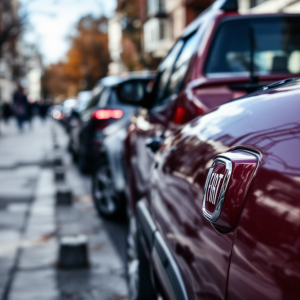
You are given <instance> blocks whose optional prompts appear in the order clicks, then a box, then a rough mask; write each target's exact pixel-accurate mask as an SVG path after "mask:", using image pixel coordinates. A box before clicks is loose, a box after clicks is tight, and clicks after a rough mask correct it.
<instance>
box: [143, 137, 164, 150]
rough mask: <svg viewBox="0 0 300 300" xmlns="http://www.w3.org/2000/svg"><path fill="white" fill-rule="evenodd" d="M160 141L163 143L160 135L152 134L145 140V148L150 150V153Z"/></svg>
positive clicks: (158, 145) (156, 148)
mask: <svg viewBox="0 0 300 300" xmlns="http://www.w3.org/2000/svg"><path fill="white" fill-rule="evenodd" d="M162 143H163V139H162V138H161V137H157V136H154V137H151V138H148V139H147V140H146V142H145V145H146V147H147V148H149V149H150V150H151V152H152V153H156V152H157V151H158V149H159V147H160V146H161V144H162Z"/></svg>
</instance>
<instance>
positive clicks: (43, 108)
mask: <svg viewBox="0 0 300 300" xmlns="http://www.w3.org/2000/svg"><path fill="white" fill-rule="evenodd" d="M47 110H48V106H47V104H46V103H45V101H42V100H41V101H40V117H41V119H42V121H45V120H46V116H47Z"/></svg>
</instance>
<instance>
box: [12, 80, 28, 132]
mask: <svg viewBox="0 0 300 300" xmlns="http://www.w3.org/2000/svg"><path fill="white" fill-rule="evenodd" d="M27 105H28V101H27V97H26V95H25V94H24V91H23V88H22V87H21V86H20V85H19V87H18V90H17V91H16V92H15V93H14V113H15V116H16V119H17V123H18V127H19V129H20V131H22V130H23V123H24V121H25V119H26V114H27Z"/></svg>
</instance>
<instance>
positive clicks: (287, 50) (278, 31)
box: [205, 17, 300, 74]
mask: <svg viewBox="0 0 300 300" xmlns="http://www.w3.org/2000/svg"><path fill="white" fill-rule="evenodd" d="M299 24H300V18H299V17H272V18H271V17H269V18H264V19H260V18H255V19H246V20H230V21H226V22H225V23H224V24H223V25H221V27H220V29H219V31H218V32H217V36H216V38H215V41H214V43H213V48H212V50H211V51H210V56H209V59H208V63H207V65H206V68H205V72H206V73H207V74H213V73H228V72H249V70H250V60H251V59H250V52H251V51H250V49H251V43H250V37H251V35H250V28H252V30H253V37H254V71H255V72H256V73H258V74H270V73H300V25H299Z"/></svg>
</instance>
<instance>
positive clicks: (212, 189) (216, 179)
mask: <svg viewBox="0 0 300 300" xmlns="http://www.w3.org/2000/svg"><path fill="white" fill-rule="evenodd" d="M223 177H224V175H222V174H217V173H213V174H212V175H211V177H210V181H209V185H208V194H209V196H208V197H207V198H206V199H207V201H208V202H210V203H212V204H214V205H215V203H216V200H217V194H218V190H219V185H220V182H221V180H222V178H223Z"/></svg>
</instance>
